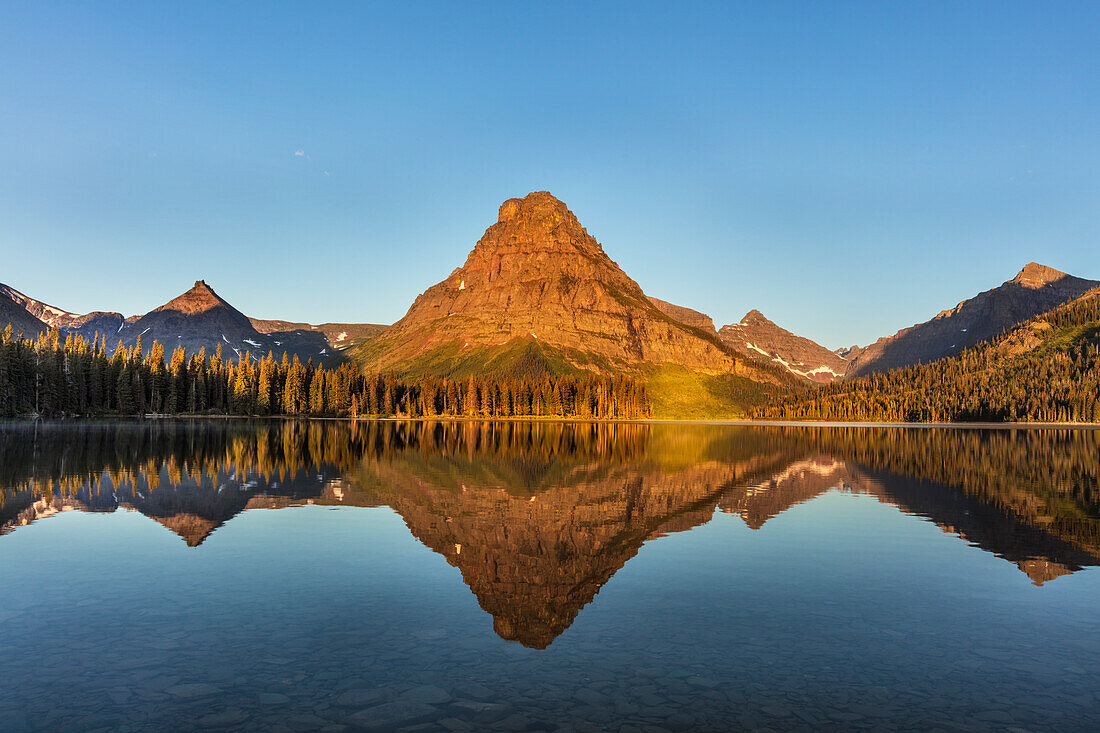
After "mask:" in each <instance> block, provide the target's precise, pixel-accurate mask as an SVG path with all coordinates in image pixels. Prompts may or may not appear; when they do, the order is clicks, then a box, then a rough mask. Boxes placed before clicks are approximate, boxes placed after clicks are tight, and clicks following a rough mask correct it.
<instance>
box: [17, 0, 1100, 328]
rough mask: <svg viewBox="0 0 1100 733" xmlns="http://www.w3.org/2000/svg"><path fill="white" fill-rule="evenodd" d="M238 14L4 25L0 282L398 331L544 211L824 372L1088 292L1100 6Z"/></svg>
mask: <svg viewBox="0 0 1100 733" xmlns="http://www.w3.org/2000/svg"><path fill="white" fill-rule="evenodd" d="M229 5H230V4H227V3H209V4H203V3H163V4H153V3H133V4H123V3H110V4H93V3H83V4H76V3H73V4H52V3H47V2H29V3H21V2H11V1H10V0H9V1H8V2H5V3H4V4H2V5H0V262H2V267H0V282H4V283H7V284H9V285H11V286H13V287H15V288H17V289H19V290H22V291H24V292H26V293H27V294H29V295H31V296H33V297H37V298H39V299H42V300H45V301H47V302H49V303H51V304H53V305H57V306H60V307H63V308H67V309H69V310H73V311H80V312H83V311H86V310H92V309H102V310H119V311H122V312H124V313H127V314H129V313H138V312H145V311H147V310H149V309H151V308H153V307H155V306H157V305H160V304H161V303H163V302H164V301H166V300H167V299H169V298H170V297H173V296H174V295H176V294H178V293H179V292H182V291H183V290H185V289H187V288H188V287H190V285H191V284H192V283H193V282H194V281H195V280H196V279H200V278H204V279H206V280H207V282H208V283H210V284H211V285H212V286H213V287H214V288H215V289H216V290H217V291H218V292H219V293H220V294H221V295H223V296H224V297H225V298H226V299H228V300H229V301H230V302H232V303H233V304H234V305H236V306H237V307H238V308H240V309H241V310H243V311H245V312H246V313H248V314H250V315H256V316H261V317H278V318H286V319H294V320H308V321H314V322H317V321H339V320H344V321H373V322H392V321H394V320H396V319H398V318H399V317H401V316H402V315H403V314H404V312H405V310H406V309H407V308H408V306H409V304H410V303H411V302H412V300H413V298H414V297H415V296H416V295H417V294H418V293H420V292H421V291H423V290H424V289H426V288H427V287H428V286H430V285H432V284H434V283H435V282H437V281H439V280H441V279H443V278H444V277H445V276H446V275H447V274H448V273H449V272H450V271H451V270H452V269H454V268H455V267H457V266H458V265H460V264H461V263H462V262H463V261H464V259H465V257H466V254H467V252H468V251H469V250H470V249H471V247H472V246H473V245H474V243H475V242H476V241H477V239H478V238H479V237H480V235H481V233H482V232H483V231H484V229H485V228H486V227H487V226H489V225H490V224H491V223H493V222H494V221H495V219H496V210H497V207H498V206H499V204H500V202H501V201H503V200H504V199H506V198H509V197H512V196H519V195H523V194H526V193H527V192H529V191H533V190H543V189H546V190H550V191H551V192H553V193H554V194H555V195H557V196H558V197H559V198H561V199H562V200H563V201H565V202H566V203H567V204H568V205H569V206H570V208H572V209H573V211H574V212H575V213H576V214H577V216H578V217H579V218H580V220H581V222H582V223H583V224H584V225H585V226H586V227H587V228H588V230H589V232H591V233H592V234H593V235H594V236H595V237H596V238H597V239H598V240H599V241H600V242H601V243H602V244H603V246H604V249H605V250H606V251H607V252H608V253H609V254H610V255H611V257H612V258H613V259H615V260H616V261H617V262H618V263H619V264H620V265H621V266H622V267H623V269H625V270H626V272H627V273H629V274H630V275H631V276H633V277H634V278H635V279H636V280H637V281H638V282H639V283H640V284H641V285H642V287H643V288H644V289H645V290H646V292H647V293H649V294H651V295H655V296H657V297H660V298H664V299H666V300H671V301H673V302H676V303H679V304H682V305H686V306H690V307H693V308H697V309H699V310H702V311H704V312H707V313H709V314H710V315H712V316H713V317H714V320H715V321H716V322H717V323H718V324H719V325H721V324H723V323H728V322H731V321H736V320H738V319H739V318H740V317H741V316H742V315H743V314H744V313H745V312H746V311H748V310H749V309H752V308H758V309H760V310H761V311H762V312H764V314H765V315H767V316H769V317H770V318H772V319H773V320H774V321H776V322H777V323H779V324H780V325H783V326H785V327H787V328H789V329H791V330H793V331H795V332H798V333H802V334H804V335H807V336H809V337H811V338H814V339H816V340H818V341H820V342H822V343H823V344H825V345H826V346H829V347H837V346H840V345H845V344H852V343H860V344H865V343H867V342H869V341H872V340H874V339H875V338H877V337H879V336H882V335H886V334H888V333H892V332H894V331H895V330H897V329H898V328H901V327H904V326H907V325H911V324H912V323H915V322H917V321H922V320H925V319H927V318H928V317H930V316H932V315H934V314H935V313H936V312H938V311H939V310H941V309H942V308H945V307H949V306H952V305H954V304H955V303H956V302H957V301H959V300H961V299H963V298H965V297H969V296H970V295H973V294H974V293H976V292H978V291H980V290H984V289H987V288H989V287H992V286H995V285H997V284H999V283H1001V282H1002V281H1004V280H1007V279H1009V278H1011V277H1012V276H1013V275H1014V274H1015V273H1016V271H1017V270H1019V268H1020V267H1021V266H1023V265H1024V264H1025V263H1026V262H1028V261H1030V260H1038V261H1040V262H1043V263H1045V264H1049V265H1051V266H1054V267H1057V268H1059V269H1062V270H1066V271H1069V272H1072V273H1074V274H1078V275H1081V276H1085V277H1092V278H1096V279H1100V246H1098V244H1100V236H1098V235H1100V44H1097V42H1096V38H1097V36H1098V35H1100V4H1098V3H1059V2H1045V3H1012V2H997V3H980V2H968V3H958V2H944V3H890V2H873V3H824V2H823V3H790V4H784V3H744V4H734V3H714V4H709V3H654V4H646V3H639V2H631V3H595V4H592V3H575V4H570V3H539V4H534V3H499V4H481V3H382V4H378V5H368V4H366V3H350V4H346V5H344V4H337V3H323V4H316V5H315V4H312V3H301V4H291V3H256V4H253V5H249V4H246V3H235V4H232V5H233V7H228V6H229Z"/></svg>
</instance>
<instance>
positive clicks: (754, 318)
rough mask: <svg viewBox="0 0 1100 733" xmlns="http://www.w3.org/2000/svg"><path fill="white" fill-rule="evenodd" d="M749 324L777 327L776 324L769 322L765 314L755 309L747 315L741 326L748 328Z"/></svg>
mask: <svg viewBox="0 0 1100 733" xmlns="http://www.w3.org/2000/svg"><path fill="white" fill-rule="evenodd" d="M749 324H760V325H772V326H774V325H775V324H774V323H772V322H771V321H769V320H768V319H767V318H766V317H765V316H764V314H763V313H761V312H760V311H758V310H756V309H755V308H753V309H752V310H751V311H749V312H748V313H746V314H745V317H744V318H742V319H741V325H743V326H747V325H749Z"/></svg>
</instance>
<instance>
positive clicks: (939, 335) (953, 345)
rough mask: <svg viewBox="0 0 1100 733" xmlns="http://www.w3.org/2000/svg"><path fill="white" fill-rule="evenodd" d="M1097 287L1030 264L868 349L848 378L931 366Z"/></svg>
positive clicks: (854, 363)
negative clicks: (923, 321)
mask: <svg viewBox="0 0 1100 733" xmlns="http://www.w3.org/2000/svg"><path fill="white" fill-rule="evenodd" d="M1098 285H1100V281H1096V280H1084V279H1082V278H1078V277H1073V276H1071V275H1067V274H1066V273H1064V272H1059V271H1058V270H1055V269H1054V268H1052V267H1047V266H1045V265H1040V264H1038V263H1037V262H1032V263H1029V264H1028V265H1027V266H1025V267H1024V269H1022V270H1020V272H1019V274H1017V275H1016V277H1014V278H1013V279H1011V280H1009V281H1008V282H1006V283H1004V284H1003V285H1000V286H999V287H996V288H993V289H992V290H987V291H985V292H983V293H979V294H978V295H976V296H974V297H973V298H970V299H968V300H964V301H962V302H961V303H959V304H958V305H956V306H955V307H954V308H951V309H950V310H945V311H943V312H941V313H940V314H939V315H937V316H936V317H935V318H933V319H932V320H930V321H927V322H925V323H919V324H917V325H916V326H912V327H910V328H906V329H903V330H901V331H898V332H897V333H896V334H894V335H893V336H887V337H885V338H881V339H879V340H878V341H876V342H875V343H873V344H871V345H870V346H868V347H866V348H865V349H863V350H862V352H861V353H860V354H859V355H858V356H857V357H856V358H855V359H854V360H853V362H852V365H851V367H850V368H849V370H848V376H850V377H851V376H860V375H863V374H869V373H871V372H885V371H888V370H890V369H895V368H897V367H902V366H909V365H911V364H917V363H922V364H927V363H928V362H932V361H935V360H937V359H942V358H944V357H946V356H951V355H953V354H958V353H959V352H961V351H963V350H964V349H967V348H969V347H971V346H974V345H975V344H977V343H979V342H982V341H986V340H988V339H990V338H993V337H994V336H997V335H999V334H1001V333H1003V332H1005V331H1006V330H1008V329H1010V328H1013V327H1014V326H1016V325H1018V324H1020V323H1022V322H1024V321H1026V320H1028V319H1029V318H1032V317H1034V316H1037V315H1039V314H1041V313H1045V312H1047V311H1049V310H1051V309H1052V308H1056V307H1058V306H1060V305H1062V304H1064V303H1068V302H1069V301H1071V300H1073V299H1074V298H1077V297H1080V296H1081V295H1083V294H1084V293H1086V292H1087V291H1089V290H1091V289H1092V288H1095V287H1097V286H1098Z"/></svg>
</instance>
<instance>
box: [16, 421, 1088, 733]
mask: <svg viewBox="0 0 1100 733" xmlns="http://www.w3.org/2000/svg"><path fill="white" fill-rule="evenodd" d="M1098 456H1100V432H1098V431H1092V430H1053V429H1044V430H954V429H904V428H810V427H722V426H699V425H697V426H683V425H590V424H555V423H476V422H468V423H431V422H420V423H401V422H357V423H345V422H284V421H273V422H265V421H254V422H253V421H244V420H241V421H225V420H221V421H177V422H147V423H69V424H64V425H61V424H45V425H44V424H39V425H37V426H34V425H26V424H24V425H0V502H2V503H0V691H2V694H0V730H4V731H10V730H14V731H27V730H32V731H38V730H43V731H46V730H48V731H68V730H72V731H76V730H80V731H85V730H103V731H136V730H143V731H144V730H157V731H159V730H199V729H201V730H209V729H217V728H224V729H239V730H257V731H259V730H263V731H286V730H298V731H300V730H318V729H320V730H331V731H339V730H400V729H409V730H439V731H473V730H502V731H513V730H545V731H554V730H559V729H562V730H577V731H586V730H612V731H623V732H624V733H625V732H627V731H662V730H672V731H675V730H730V729H739V728H745V729H761V728H770V729H772V730H776V731H780V730H783V731H785V730H822V729H835V730H853V729H935V728H939V729H942V730H945V731H953V730H1010V729H1026V730H1036V731H1038V730H1063V731H1078V730H1089V729H1092V730H1095V729H1097V728H1098V727H1100V568H1098V567H1097V566H1100V483H1098V478H1097V472H1098V470H1100V469H1098V462H1100V458H1098Z"/></svg>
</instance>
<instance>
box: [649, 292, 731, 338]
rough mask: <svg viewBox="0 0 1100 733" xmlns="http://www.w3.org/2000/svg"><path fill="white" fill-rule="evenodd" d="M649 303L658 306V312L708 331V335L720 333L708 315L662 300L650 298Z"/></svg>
mask: <svg viewBox="0 0 1100 733" xmlns="http://www.w3.org/2000/svg"><path fill="white" fill-rule="evenodd" d="M649 302H650V303H652V304H653V305H655V306H657V310H659V311H661V312H662V313H664V314H665V315H666V316H668V317H669V318H671V319H673V320H674V321H679V322H680V323H682V324H684V325H685V326H691V327H692V328H698V329H701V330H703V331H706V332H707V333H708V334H711V333H718V329H716V328H715V327H714V321H712V320H711V318H710V316H708V315H707V314H706V313H700V312H699V311H697V310H692V309H691V308H685V307H684V306H682V305H673V304H672V303H668V302H666V301H663V300H661V299H660V298H654V297H652V296H650V298H649Z"/></svg>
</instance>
